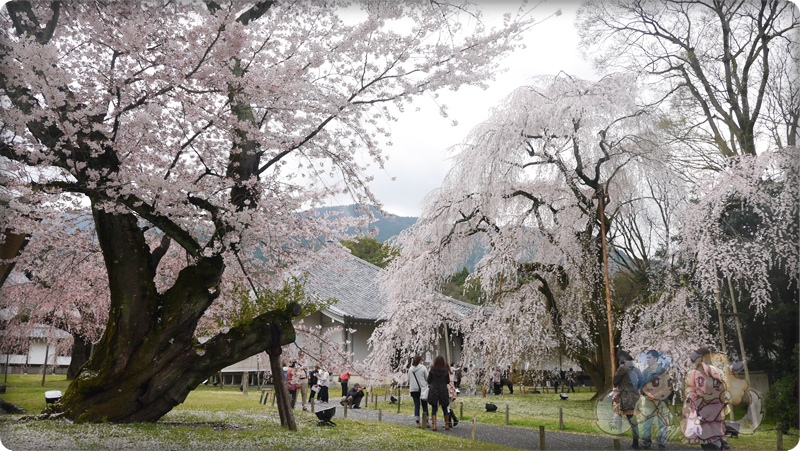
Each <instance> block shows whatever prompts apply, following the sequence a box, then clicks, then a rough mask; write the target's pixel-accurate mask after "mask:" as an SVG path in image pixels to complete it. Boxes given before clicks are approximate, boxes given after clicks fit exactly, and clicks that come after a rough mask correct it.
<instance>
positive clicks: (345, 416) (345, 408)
mask: <svg viewBox="0 0 800 451" xmlns="http://www.w3.org/2000/svg"><path fill="white" fill-rule="evenodd" d="M342 415H344V418H347V403H344V413H343V414H342Z"/></svg>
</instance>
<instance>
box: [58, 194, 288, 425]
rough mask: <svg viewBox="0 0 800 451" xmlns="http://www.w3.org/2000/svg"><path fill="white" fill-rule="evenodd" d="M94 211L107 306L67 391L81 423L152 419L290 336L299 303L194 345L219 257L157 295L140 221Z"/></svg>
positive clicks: (70, 409)
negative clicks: (102, 326)
mask: <svg viewBox="0 0 800 451" xmlns="http://www.w3.org/2000/svg"><path fill="white" fill-rule="evenodd" d="M93 211H94V217H95V225H96V228H97V236H98V239H99V243H100V246H101V248H102V250H103V254H104V258H105V261H106V266H107V271H108V277H109V281H110V284H109V286H110V287H111V310H110V314H109V319H108V324H107V328H106V332H105V334H104V335H103V338H102V340H101V341H100V342H99V343H98V344H97V346H96V347H95V351H94V354H93V355H92V357H91V358H90V359H89V361H88V362H87V363H86V364H85V365H84V366H83V367H82V368H81V371H80V373H79V374H78V376H77V377H76V378H75V379H74V380H73V381H72V383H71V384H70V385H69V387H68V388H67V390H66V392H65V393H64V397H63V398H62V404H63V408H64V412H65V413H66V415H67V417H69V418H71V419H73V420H75V421H82V422H95V421H98V422H99V421H110V422H134V421H157V420H158V419H159V418H161V417H162V416H163V415H165V414H166V413H167V412H169V411H170V410H171V409H172V408H173V407H175V406H176V405H178V404H180V403H182V402H183V401H184V400H185V399H186V396H187V395H188V394H189V392H190V391H191V390H193V389H194V388H195V387H197V385H199V384H200V383H202V382H203V381H204V380H205V379H207V378H208V377H209V376H210V375H211V374H214V373H215V372H217V371H219V370H220V369H222V368H224V367H226V366H228V365H231V364H233V363H236V362H239V361H241V360H243V359H245V358H247V357H249V356H251V355H254V354H257V353H259V352H262V351H264V350H265V349H268V348H273V347H274V346H280V345H284V344H288V343H291V342H293V341H294V339H295V334H294V328H293V326H292V323H291V318H292V316H293V315H297V314H298V313H299V308H298V306H297V305H296V304H293V305H291V306H290V307H288V308H287V309H286V310H284V311H275V312H270V313H267V314H263V315H260V316H258V317H256V318H255V319H253V320H252V321H251V322H249V323H247V324H246V325H243V326H240V327H234V328H232V329H230V330H229V331H228V332H227V333H225V334H220V335H217V336H215V337H213V338H211V339H210V340H209V341H207V342H205V343H202V344H201V343H198V341H197V340H196V339H195V337H194V333H195V328H196V326H197V323H198V321H199V319H200V318H201V316H202V315H203V313H204V312H205V311H206V309H207V308H208V306H209V305H210V304H211V302H212V301H213V300H214V299H215V298H216V296H217V295H218V289H219V287H218V284H219V280H220V277H221V275H222V272H223V270H224V264H223V262H222V257H220V256H214V257H210V258H206V257H200V258H198V259H197V260H196V262H195V263H194V264H193V265H190V266H187V267H186V268H184V269H183V270H182V271H181V272H180V274H179V275H178V277H177V280H176V281H175V283H174V285H173V286H172V287H171V288H170V289H168V290H166V291H165V292H164V293H158V291H157V290H156V288H155V282H154V276H155V268H156V266H157V264H158V257H157V256H156V252H154V253H151V252H150V250H149V247H148V245H147V243H146V242H145V239H144V234H143V233H144V232H143V231H142V230H141V229H140V228H139V227H138V223H137V218H136V217H135V216H134V215H131V214H110V213H107V212H105V211H103V210H102V209H99V208H97V206H96V205H95V206H94V207H93ZM273 324H278V325H280V331H281V333H280V334H277V335H273V334H271V333H270V330H271V329H270V327H271V325H273ZM273 340H280V342H279V343H275V342H273Z"/></svg>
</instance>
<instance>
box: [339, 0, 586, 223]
mask: <svg viewBox="0 0 800 451" xmlns="http://www.w3.org/2000/svg"><path fill="white" fill-rule="evenodd" d="M478 3H479V4H481V7H482V9H483V10H484V11H485V13H487V14H491V16H492V17H494V18H496V19H497V20H498V21H499V20H500V19H501V17H502V12H514V11H515V10H516V9H517V8H518V6H519V4H518V3H511V2H510V1H508V0H506V1H503V2H490V1H488V0H479V1H478ZM532 3H534V4H535V2H532ZM578 5H579V2H578V1H565V0H562V1H559V0H550V1H543V2H542V3H541V5H539V6H537V7H536V9H535V11H534V17H536V19H537V21H538V20H544V19H545V18H548V17H549V18H548V19H547V20H545V21H544V22H542V23H541V24H538V25H535V26H534V27H533V28H532V29H530V30H529V31H528V32H527V34H526V36H525V39H524V42H525V45H526V47H527V48H525V49H520V50H518V51H517V52H515V53H513V54H511V55H510V56H508V57H507V58H506V59H505V60H504V61H503V62H502V66H503V67H504V68H505V69H507V71H506V72H505V73H502V74H499V75H498V76H497V77H496V80H495V81H493V82H491V83H490V87H489V89H487V90H482V89H479V88H474V87H464V88H461V89H460V90H458V91H457V92H449V91H446V92H442V93H440V98H439V99H437V101H438V102H441V103H446V104H448V105H449V115H450V117H449V118H443V117H441V116H440V115H439V110H438V106H437V104H436V103H435V102H434V101H433V100H432V98H431V97H429V96H428V97H424V98H420V99H418V100H416V101H415V102H414V104H413V105H412V106H411V107H408V108H406V113H404V114H402V115H400V116H399V117H400V120H399V121H398V122H397V123H393V124H392V127H391V128H392V133H393V137H392V141H393V143H394V144H393V146H392V147H390V148H388V149H387V151H388V152H387V154H388V155H389V161H388V162H387V164H386V168H385V170H384V171H375V173H374V175H375V181H374V182H373V183H372V184H371V187H372V189H373V191H374V192H375V194H376V196H377V197H378V198H379V199H380V200H381V202H383V204H384V208H385V209H386V210H387V211H388V212H389V213H393V214H396V215H400V216H419V214H420V210H421V202H422V199H423V198H424V197H425V195H426V194H428V193H429V192H431V191H433V190H434V189H436V188H438V187H439V186H440V185H441V183H442V181H443V180H444V177H445V175H446V174H447V171H448V169H449V168H450V161H449V159H450V157H451V156H452V153H450V152H448V151H447V149H448V148H450V147H451V146H453V145H455V144H458V143H460V142H461V141H463V140H464V138H465V137H466V136H467V134H468V133H469V131H470V130H472V129H473V128H474V127H475V126H476V125H478V124H479V123H481V122H482V121H484V120H486V119H487V118H488V111H489V109H490V108H492V107H494V106H495V105H497V104H499V103H500V101H501V100H502V99H503V98H505V97H506V96H507V95H508V94H510V93H511V91H513V90H514V89H515V88H517V87H520V86H523V85H525V84H526V83H527V82H528V81H529V80H530V78H531V77H533V76H537V75H555V74H557V73H558V72H559V71H564V72H566V73H568V74H570V75H574V76H577V77H579V78H584V79H597V78H598V76H597V75H596V74H595V72H594V70H593V69H592V68H591V65H590V63H589V62H588V61H584V60H583V58H581V56H580V53H579V51H578V36H577V32H576V30H575V24H574V23H575V13H576V12H577V9H578ZM558 9H561V12H562V14H561V15H560V16H554V15H553V14H554V13H555V11H556V10H558ZM498 23H499V22H498ZM417 107H419V108H420V110H419V111H416V110H417ZM454 120H455V121H457V122H458V125H457V126H453V125H452V122H453V121H454ZM392 177H394V178H395V179H394V181H392ZM342 203H352V201H348V200H342Z"/></svg>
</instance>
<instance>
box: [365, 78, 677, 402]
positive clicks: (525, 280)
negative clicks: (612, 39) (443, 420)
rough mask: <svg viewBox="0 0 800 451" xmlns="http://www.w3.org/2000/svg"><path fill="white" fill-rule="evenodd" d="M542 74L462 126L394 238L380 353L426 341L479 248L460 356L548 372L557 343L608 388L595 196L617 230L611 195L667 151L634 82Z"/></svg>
mask: <svg viewBox="0 0 800 451" xmlns="http://www.w3.org/2000/svg"><path fill="white" fill-rule="evenodd" d="M538 82H539V83H538V84H537V85H533V86H525V87H521V88H519V89H517V90H515V91H514V92H513V93H512V94H511V95H510V96H509V97H508V98H506V99H505V100H504V101H503V102H502V103H501V104H500V105H499V106H498V107H496V108H495V109H494V110H493V111H492V114H491V116H490V118H489V119H488V120H487V121H486V122H484V123H483V124H481V125H479V126H478V127H476V128H475V129H474V130H473V131H472V132H471V133H470V135H469V136H468V137H467V139H466V140H465V142H464V144H463V145H462V146H461V148H460V153H458V154H457V155H456V156H455V157H454V165H453V169H452V170H451V172H450V173H449V174H448V176H447V178H446V179H445V182H444V184H443V186H442V187H441V188H440V189H438V190H437V191H434V192H433V193H431V194H430V195H429V197H428V198H427V199H426V202H425V210H424V211H423V214H422V215H421V217H420V219H419V220H418V222H417V224H416V225H415V226H414V227H413V228H411V229H409V230H408V232H407V233H404V234H401V236H400V238H399V240H398V244H399V245H400V247H401V249H402V252H401V255H400V257H398V259H397V260H396V261H395V262H393V263H392V265H390V267H389V268H390V269H391V276H390V277H389V278H388V280H387V281H386V283H387V286H388V287H389V290H388V291H389V293H391V296H392V304H391V309H390V312H389V321H388V322H387V324H386V325H384V326H382V327H381V328H380V329H379V330H378V331H377V332H376V335H375V336H373V340H372V343H373V346H375V347H376V350H377V351H378V352H377V355H379V356H383V358H384V360H388V359H390V358H391V355H392V353H393V352H394V347H397V348H400V349H401V350H402V351H413V350H420V349H430V347H431V343H432V342H433V340H435V339H436V338H437V337H436V335H437V331H438V330H439V324H440V323H441V321H443V320H445V319H448V320H449V321H450V322H453V321H454V320H453V318H454V315H452V314H448V312H447V311H446V310H443V309H442V308H440V305H443V303H437V302H436V300H435V294H434V293H436V292H437V291H438V289H439V287H440V286H441V284H442V283H443V281H444V280H446V277H447V276H449V275H450V274H453V273H455V272H457V271H458V269H460V268H461V267H462V265H463V264H464V262H465V261H466V260H467V259H468V258H469V256H470V255H471V254H472V251H473V249H474V248H475V246H476V245H481V246H483V248H484V249H486V253H485V255H484V256H483V258H482V259H481V260H480V261H479V262H478V264H477V267H476V269H475V273H474V276H475V277H477V278H479V279H480V282H481V285H482V286H483V287H484V289H486V291H487V292H489V293H490V299H488V300H487V302H486V304H485V305H484V306H483V307H482V308H480V309H477V310H476V312H475V314H474V315H472V316H469V317H467V318H465V319H464V320H463V321H460V322H458V323H457V324H451V326H452V327H454V328H456V329H457V330H461V331H462V332H463V333H464V335H465V352H466V353H467V354H466V356H465V357H464V363H466V362H475V363H476V364H478V365H483V364H486V365H491V366H503V367H504V366H506V365H511V364H515V363H517V361H518V360H519V359H520V358H522V357H527V358H529V359H531V360H529V361H530V363H532V364H534V365H535V366H538V367H539V368H542V367H543V365H544V363H546V362H547V361H548V360H549V359H552V358H553V357H554V356H557V355H558V353H559V352H561V353H563V355H565V356H567V357H569V358H571V359H573V360H575V361H577V362H578V363H579V364H580V365H581V368H582V369H583V370H584V371H586V372H587V373H588V375H589V376H590V377H591V378H592V379H593V381H594V382H595V384H596V386H597V387H598V388H599V389H602V388H604V387H607V386H610V381H611V368H610V367H609V354H610V352H611V349H613V346H614V344H613V343H610V342H609V334H608V323H607V319H606V318H607V315H606V300H605V296H604V293H605V291H604V282H603V271H602V265H603V258H602V252H601V242H600V240H601V223H600V221H601V216H600V215H599V203H598V201H597V199H596V198H597V197H598V196H603V197H606V200H608V198H609V197H610V198H611V199H612V201H611V203H608V204H607V206H606V216H605V217H603V220H604V221H605V227H606V230H608V231H610V230H613V227H614V221H615V219H614V218H615V217H616V216H617V212H618V209H619V206H618V204H617V203H615V202H614V200H616V199H615V198H614V197H611V196H615V195H617V193H624V192H632V191H637V190H639V188H640V187H639V186H638V184H639V182H640V177H641V174H642V173H647V172H653V171H659V170H664V165H663V161H664V158H663V156H662V155H661V154H660V152H661V149H660V148H659V147H658V146H655V145H654V143H653V141H652V139H651V136H650V135H651V134H652V131H651V130H650V129H651V126H652V124H651V121H650V117H649V114H648V112H647V111H646V110H643V109H641V108H640V107H639V106H638V99H637V96H636V93H637V88H636V83H635V78H633V77H630V76H627V75H624V74H619V75H613V76H607V77H605V78H603V79H602V80H600V81H598V82H595V83H592V82H588V81H584V80H579V79H577V78H574V77H571V76H568V75H564V74H560V75H558V76H555V77H543V78H541V79H539V80H538ZM609 233H610V232H609ZM487 287H488V288H487ZM444 305H446V304H444ZM443 308H444V309H446V307H443ZM412 331H413V332H412ZM600 391H602V390H600Z"/></svg>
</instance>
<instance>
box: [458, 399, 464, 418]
mask: <svg viewBox="0 0 800 451" xmlns="http://www.w3.org/2000/svg"><path fill="white" fill-rule="evenodd" d="M458 417H459V418H464V401H461V408H460V409H459V411H458Z"/></svg>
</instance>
